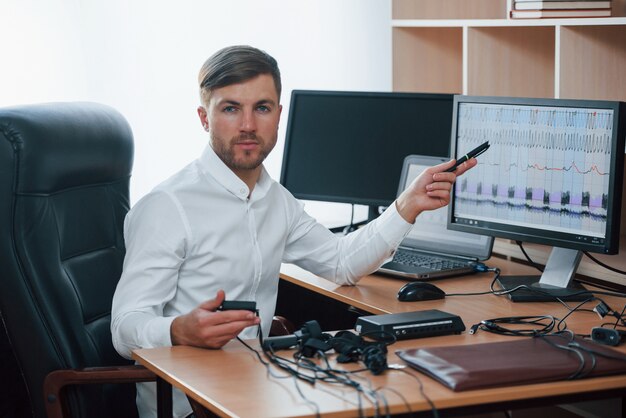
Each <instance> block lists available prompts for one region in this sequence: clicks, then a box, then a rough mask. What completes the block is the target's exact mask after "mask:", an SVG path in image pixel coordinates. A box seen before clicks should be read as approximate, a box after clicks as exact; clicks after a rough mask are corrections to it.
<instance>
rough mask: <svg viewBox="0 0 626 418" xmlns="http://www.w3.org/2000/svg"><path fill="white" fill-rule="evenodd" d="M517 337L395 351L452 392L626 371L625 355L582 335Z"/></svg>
mask: <svg viewBox="0 0 626 418" xmlns="http://www.w3.org/2000/svg"><path fill="white" fill-rule="evenodd" d="M515 338H516V339H515V340H512V341H504V342H496V343H486V344H474V345H462V346H452V347H430V348H417V349H409V350H400V351H396V354H397V355H398V356H399V357H400V358H401V359H403V360H404V361H406V362H407V363H408V364H409V365H410V366H412V367H413V368H415V369H417V370H419V371H420V372H422V373H425V374H427V375H429V376H431V377H433V378H434V379H436V380H438V381H439V382H441V383H443V384H444V385H446V386H447V387H449V388H450V389H452V390H454V391H464V390H470V389H482V388H489V387H496V386H512V385H523V384H529V383H541V382H551V381H556V380H567V379H580V378H585V377H592V376H603V375H611V374H621V373H626V354H624V353H621V352H619V351H617V350H614V349H611V348H608V347H606V346H602V345H599V344H596V343H594V342H591V341H587V340H584V339H582V338H578V337H576V338H572V337H571V336H570V335H550V336H544V337H535V338H524V337H515ZM518 338H521V339H518Z"/></svg>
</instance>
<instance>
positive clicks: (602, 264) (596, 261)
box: [583, 251, 626, 274]
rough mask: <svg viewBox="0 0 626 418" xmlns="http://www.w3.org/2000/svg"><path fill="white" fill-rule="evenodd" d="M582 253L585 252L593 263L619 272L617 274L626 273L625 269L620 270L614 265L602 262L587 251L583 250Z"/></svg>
mask: <svg viewBox="0 0 626 418" xmlns="http://www.w3.org/2000/svg"><path fill="white" fill-rule="evenodd" d="M583 254H585V255H586V256H587V257H589V258H590V259H591V261H593V262H594V263H596V264H598V265H600V266H602V267H604V268H605V269H607V270H611V271H613V272H615V273H619V274H626V271H624V270H620V269H618V268H615V267H611V266H609V265H608V264H605V263H603V262H602V261H600V260H598V259H597V258H595V257H594V256H592V255H591V254H589V253H588V252H587V251H583Z"/></svg>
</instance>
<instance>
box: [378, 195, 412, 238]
mask: <svg viewBox="0 0 626 418" xmlns="http://www.w3.org/2000/svg"><path fill="white" fill-rule="evenodd" d="M412 227H413V224H410V223H408V222H407V221H406V220H405V219H404V218H403V217H402V215H400V213H398V209H397V208H396V202H393V203H392V204H391V205H389V207H387V209H386V210H385V211H384V212H383V213H382V214H381V215H380V216H379V217H378V218H377V219H376V229H377V230H378V233H379V234H380V236H381V237H382V238H383V239H384V240H385V242H386V243H387V244H389V246H391V247H393V248H394V249H395V248H397V247H398V246H399V245H400V243H401V242H402V240H403V239H404V238H405V237H406V236H407V234H408V233H409V232H410V231H411V228H412Z"/></svg>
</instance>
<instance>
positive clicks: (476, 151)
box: [445, 141, 489, 173]
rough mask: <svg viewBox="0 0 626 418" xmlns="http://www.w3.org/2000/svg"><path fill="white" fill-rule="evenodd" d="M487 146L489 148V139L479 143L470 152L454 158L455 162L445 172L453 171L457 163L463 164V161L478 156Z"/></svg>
mask: <svg viewBox="0 0 626 418" xmlns="http://www.w3.org/2000/svg"><path fill="white" fill-rule="evenodd" d="M488 148H489V141H487V142H485V143H482V144H480V145H479V146H477V147H476V148H474V149H473V150H471V151H470V152H468V153H467V154H465V155H464V156H462V157H461V158H459V159H458V160H456V163H455V164H454V165H453V166H452V167H450V168H449V169H447V170H446V171H445V173H451V172H453V171H454V170H456V168H457V167H458V166H459V165H461V164H463V163H464V162H465V161H467V160H469V159H470V158H476V157H478V156H479V155H480V154H482V153H483V152H485V151H487V149H488Z"/></svg>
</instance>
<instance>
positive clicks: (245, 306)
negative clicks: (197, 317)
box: [219, 300, 256, 312]
mask: <svg viewBox="0 0 626 418" xmlns="http://www.w3.org/2000/svg"><path fill="white" fill-rule="evenodd" d="M219 310H220V311H250V312H256V302H254V301H251V302H249V301H241V300H225V301H224V302H222V305H221V306H220V307H219Z"/></svg>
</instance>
